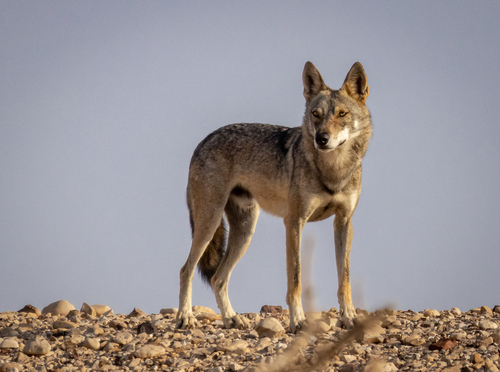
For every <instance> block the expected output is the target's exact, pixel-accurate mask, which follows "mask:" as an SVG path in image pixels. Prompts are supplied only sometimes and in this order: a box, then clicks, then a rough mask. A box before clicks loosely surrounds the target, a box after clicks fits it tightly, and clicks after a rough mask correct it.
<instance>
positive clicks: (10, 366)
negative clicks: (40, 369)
mask: <svg viewBox="0 0 500 372" xmlns="http://www.w3.org/2000/svg"><path fill="white" fill-rule="evenodd" d="M16 370H17V371H21V370H23V366H21V365H19V364H17V363H14V362H11V363H6V364H3V365H0V372H15V371H16Z"/></svg>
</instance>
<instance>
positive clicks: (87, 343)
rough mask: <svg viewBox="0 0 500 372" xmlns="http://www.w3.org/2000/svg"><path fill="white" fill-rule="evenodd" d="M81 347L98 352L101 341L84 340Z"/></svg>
mask: <svg viewBox="0 0 500 372" xmlns="http://www.w3.org/2000/svg"><path fill="white" fill-rule="evenodd" d="M82 346H83V347H86V348H87V349H90V350H99V349H100V348H101V339H99V338H88V337H87V338H86V339H85V340H84V341H83V344H82Z"/></svg>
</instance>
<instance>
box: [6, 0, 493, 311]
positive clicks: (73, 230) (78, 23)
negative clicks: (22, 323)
mask: <svg viewBox="0 0 500 372" xmlns="http://www.w3.org/2000/svg"><path fill="white" fill-rule="evenodd" d="M0 6H1V8H2V12H0V62H1V69H0V283H1V285H0V312H1V311H16V310H19V309H21V308H22V307H23V306H24V305H26V304H32V305H34V306H37V307H38V308H40V309H42V308H43V307H44V306H46V305H48V304H49V303H51V302H54V301H57V300H61V299H64V300H67V301H69V302H71V303H72V304H73V305H74V306H75V307H76V308H77V309H79V308H80V307H81V305H82V303H83V302H87V303H89V304H91V305H93V304H105V305H109V306H110V307H111V308H113V310H114V311H115V313H124V314H128V313H129V312H131V311H132V310H133V308H134V307H137V308H139V309H141V310H143V311H145V312H147V313H158V312H159V311H160V309H162V308H165V307H178V292H179V270H180V268H181V266H182V265H183V264H184V262H185V260H186V258H187V255H188V252H189V248H190V244H191V232H190V228H189V219H188V212H187V208H186V202H185V189H186V184H187V175H188V166H189V161H190V158H191V155H192V152H193V150H194V148H195V147H196V145H197V144H198V143H199V142H200V141H201V140H202V139H203V138H204V137H205V136H206V135H208V134H209V133H210V132H212V131H213V130H215V129H217V128H218V127H220V126H223V125H226V124H229V123H237V122H250V123H252V122H261V123H272V124H279V125H286V126H291V127H294V126H300V125H301V123H302V117H303V114H304V104H305V102H304V98H303V95H302V89H303V87H302V78H301V76H302V70H303V67H304V64H305V62H306V61H311V62H313V63H314V64H315V66H316V67H317V68H318V70H319V71H320V72H321V74H322V76H323V78H324V80H325V82H326V84H328V85H329V86H330V87H332V88H334V89H338V88H340V86H341V85H342V82H343V81H344V78H345V76H346V74H347V72H348V71H349V69H350V67H351V66H352V64H353V63H354V62H356V61H359V62H361V63H362V64H363V66H364V68H365V71H366V73H367V76H368V83H369V85H370V96H369V97H368V100H367V105H368V107H369V108H370V111H371V114H372V120H373V125H374V134H373V139H372V141H371V143H370V146H369V148H368V152H367V154H366V157H365V159H364V162H363V191H362V194H361V198H360V202H359V205H358V208H357V210H356V212H355V213H354V217H353V227H354V239H353V246H352V253H351V280H352V287H353V300H354V306H355V307H361V308H364V309H368V310H374V309H377V308H379V307H383V306H387V305H391V306H393V307H395V308H396V309H402V310H407V309H412V310H415V311H419V310H423V309H425V308H432V309H438V310H443V309H450V308H451V307H458V308H459V309H461V310H463V311H466V310H469V309H471V308H475V307H479V306H482V305H486V306H490V307H492V306H494V305H496V304H500V286H499V285H498V279H497V277H496V274H497V272H498V268H499V267H500V254H499V248H500V244H499V241H500V213H499V210H500V196H499V185H500V146H499V144H498V141H499V139H500V120H499V118H500V91H499V89H498V87H499V86H500V74H499V68H500V67H499V66H500V48H498V43H499V41H500V23H499V22H498V18H499V16H500V3H499V2H495V1H481V2H470V1H439V2H434V1H425V0H424V1H418V2H401V1H380V2H365V1H343V2H340V1H338V2H337V1H308V2H299V1H273V2H267V1H252V2H223V1H213V2H204V1H168V2H167V1H148V2H133V1H122V0H120V1H116V0H110V1H106V2H98V1H87V2H65V1H51V2H38V1H22V2H18V1H5V0H0ZM303 237H304V241H306V242H308V244H305V245H306V246H307V247H312V251H311V250H308V249H304V250H303V253H304V251H305V253H307V252H312V254H311V253H309V254H310V256H309V257H308V258H309V259H310V260H311V262H312V264H311V267H312V268H311V269H310V270H308V271H307V272H306V273H305V276H306V277H307V278H310V281H311V282H312V285H313V289H314V294H315V309H317V310H328V309H330V308H331V307H338V303H337V299H336V292H337V274H336V268H335V257H334V243H333V219H332V218H330V219H328V220H326V221H322V222H316V223H311V224H307V226H306V227H305V229H304V232H303ZM306 266H307V265H306ZM285 269H286V267H285V228H284V225H283V222H282V220H280V219H279V218H276V217H273V216H269V215H266V214H265V213H261V215H260V218H259V221H258V223H257V228H256V232H255V234H254V237H253V240H252V244H251V246H250V249H249V250H248V252H247V254H246V255H245V257H243V259H242V260H241V261H240V262H239V263H238V265H237V266H236V268H235V270H234V272H233V274H232V276H231V281H230V284H229V296H230V299H231V302H232V305H233V307H234V309H235V310H236V311H237V312H242V313H245V312H258V311H259V310H260V308H261V306H263V305H282V306H286V302H285V295H286V273H285ZM193 304H194V305H203V306H209V307H212V308H214V309H217V305H216V303H215V299H214V296H213V293H212V291H211V289H210V288H209V287H208V286H207V285H205V284H204V283H203V282H202V281H201V279H200V278H199V276H198V275H196V277H195V280H194V289H193Z"/></svg>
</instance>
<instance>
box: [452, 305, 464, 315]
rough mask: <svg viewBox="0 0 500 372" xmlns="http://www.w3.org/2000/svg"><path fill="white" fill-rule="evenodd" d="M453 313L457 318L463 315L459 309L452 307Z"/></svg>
mask: <svg viewBox="0 0 500 372" xmlns="http://www.w3.org/2000/svg"><path fill="white" fill-rule="evenodd" d="M451 313H452V314H453V315H455V316H459V315H460V314H462V312H461V311H460V309H459V308H458V307H452V308H451Z"/></svg>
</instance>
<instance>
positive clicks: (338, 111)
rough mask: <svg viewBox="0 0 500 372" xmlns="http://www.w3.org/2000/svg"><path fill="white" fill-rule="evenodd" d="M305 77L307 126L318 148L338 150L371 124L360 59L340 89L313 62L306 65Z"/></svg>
mask: <svg viewBox="0 0 500 372" xmlns="http://www.w3.org/2000/svg"><path fill="white" fill-rule="evenodd" d="M302 81H303V83H304V97H305V99H306V112H305V115H304V126H305V129H306V133H308V134H310V135H311V137H312V139H313V141H314V147H315V148H316V149H317V150H319V151H325V152H326V151H332V150H335V149H337V148H339V147H341V146H343V145H345V144H346V143H348V144H349V141H351V140H352V139H353V138H355V137H357V136H358V135H359V134H360V133H361V132H362V131H363V130H364V129H367V128H368V127H371V122H370V112H369V111H368V108H367V107H366V105H365V102H366V98H367V97H368V93H369V87H368V80H367V78H366V74H365V70H364V69H363V66H362V65H361V63H359V62H356V63H355V64H354V65H353V66H352V67H351V69H350V71H349V73H348V74H347V76H346V78H345V81H344V84H343V85H342V87H341V88H340V89H339V90H334V89H331V88H329V87H328V86H327V85H326V84H325V83H324V82H323V78H322V77H321V74H320V73H319V71H318V70H317V69H316V67H314V65H313V64H312V63H311V62H307V63H306V65H305V66H304V72H303V74H302Z"/></svg>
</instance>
